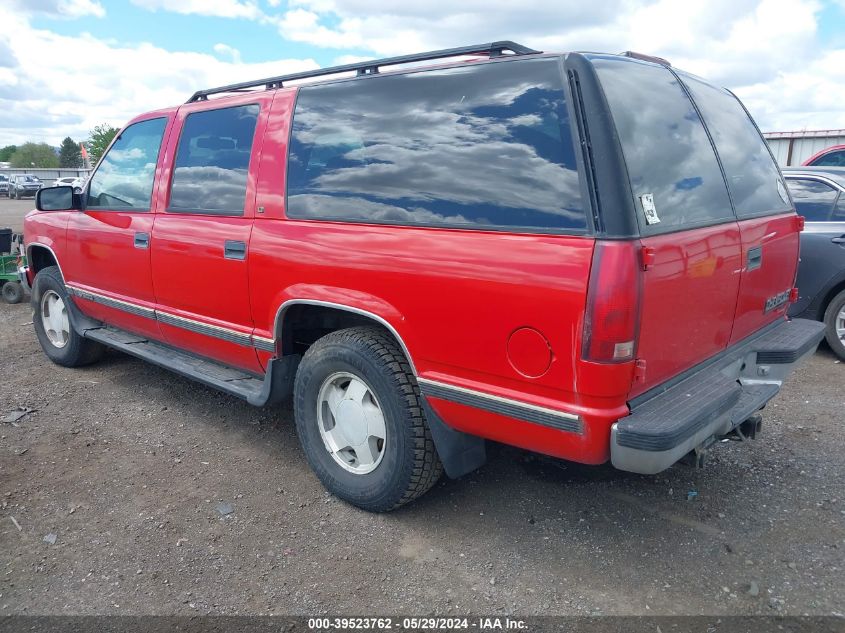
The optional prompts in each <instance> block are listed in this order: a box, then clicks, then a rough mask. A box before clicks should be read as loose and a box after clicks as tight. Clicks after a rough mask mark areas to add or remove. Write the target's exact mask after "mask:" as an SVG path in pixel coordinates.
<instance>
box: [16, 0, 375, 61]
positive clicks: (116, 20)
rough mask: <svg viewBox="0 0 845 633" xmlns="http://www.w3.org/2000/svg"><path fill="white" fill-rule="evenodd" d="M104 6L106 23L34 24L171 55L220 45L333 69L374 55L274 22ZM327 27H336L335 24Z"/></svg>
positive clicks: (246, 56)
mask: <svg viewBox="0 0 845 633" xmlns="http://www.w3.org/2000/svg"><path fill="white" fill-rule="evenodd" d="M100 4H102V6H103V7H104V8H105V10H106V18H105V19H100V18H95V17H90V16H86V17H82V18H79V19H76V20H67V19H62V18H57V17H55V16H50V15H46V14H41V15H36V16H35V17H34V18H33V20H32V25H33V26H35V27H36V28H41V29H46V30H50V31H53V32H55V33H60V34H62V35H67V36H71V37H72V36H75V35H78V34H79V32H80V31H86V32H88V33H90V34H91V35H93V36H94V37H96V38H98V39H102V40H115V41H117V42H120V43H122V44H127V45H138V44H141V43H143V42H149V43H152V44H155V45H157V46H160V47H162V48H165V49H168V50H171V51H192V52H206V53H209V54H213V53H214V45H215V44H220V43H222V44H227V45H229V46H232V47H233V48H235V49H237V50H238V51H239V52H240V53H241V59H242V60H243V61H244V62H246V63H254V62H262V61H268V60H272V59H278V58H288V57H291V58H292V57H299V58H311V59H313V60H314V61H316V62H317V63H318V64H320V66H327V65H331V64H332V63H334V61H335V59H336V58H337V57H338V56H339V55H356V56H372V55H373V53H372V52H371V51H367V50H365V49H362V48H347V49H344V50H343V51H338V50H334V49H327V48H323V47H320V46H315V45H313V44H309V43H307V42H292V41H289V40H286V39H284V38H283V37H281V36H280V34H279V32H278V30H277V29H276V28H275V27H274V26H273V25H272V24H270V23H260V22H256V21H252V20H246V19H242V18H226V17H218V16H205V15H196V14H191V15H184V14H179V13H170V12H167V11H162V10H157V11H150V10H148V9H143V8H141V7H138V6H136V5H134V4H132V3H130V2H126V1H119V0H104V1H103V2H101V3H100ZM265 6H266V7H267V8H268V9H269V8H271V7H269V5H265ZM327 23H329V24H330V23H331V20H329V21H327Z"/></svg>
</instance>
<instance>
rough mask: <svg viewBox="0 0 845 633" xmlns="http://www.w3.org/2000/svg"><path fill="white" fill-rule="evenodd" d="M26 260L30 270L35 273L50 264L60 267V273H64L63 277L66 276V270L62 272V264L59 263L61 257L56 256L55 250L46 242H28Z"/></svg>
mask: <svg viewBox="0 0 845 633" xmlns="http://www.w3.org/2000/svg"><path fill="white" fill-rule="evenodd" d="M26 261H27V266H29V268H30V270H32V274H33V275H36V274H38V271H39V270H43V269H44V268H47V267H48V266H56V267H58V269H59V273H60V274H61V275H62V279H64V278H65V275H64V272H62V266H61V264H59V258H58V257H56V253H55V251H54V250H53V249H52V248H50V247H49V246H46V245H45V244H41V243H39V242H34V243H31V244H27V246H26Z"/></svg>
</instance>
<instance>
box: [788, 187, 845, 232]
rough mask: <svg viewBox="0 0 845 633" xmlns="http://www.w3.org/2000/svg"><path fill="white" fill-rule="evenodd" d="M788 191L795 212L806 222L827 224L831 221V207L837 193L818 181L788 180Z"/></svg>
mask: <svg viewBox="0 0 845 633" xmlns="http://www.w3.org/2000/svg"><path fill="white" fill-rule="evenodd" d="M787 182H788V183H789V191H790V192H791V193H792V199H793V200H794V201H795V210H796V211H797V212H798V214H799V215H803V216H804V219H806V220H807V222H827V221H828V220H830V219H831V214H832V212H833V205H834V204H835V203H836V198H837V196H838V195H839V192H838V191H837V190H836V189H834V188H833V187H831V186H829V185H826V184H824V183H823V182H819V181H818V180H810V179H806V180H805V179H797V178H789V179H788V180H787Z"/></svg>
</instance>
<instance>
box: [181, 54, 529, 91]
mask: <svg viewBox="0 0 845 633" xmlns="http://www.w3.org/2000/svg"><path fill="white" fill-rule="evenodd" d="M505 51H510V52H511V53H513V54H514V55H535V54H537V53H541V52H542V51H535V50H533V49H531V48H528V47H527V46H522V45H521V44H517V43H516V42H511V41H508V40H504V41H501V42H491V43H489V44H476V45H474V46H460V47H458V48H444V49H442V50H439V51H429V52H427V53H415V54H414V55H401V56H399V57H387V58H385V59H373V60H370V61H366V62H357V63H355V64H345V65H343V66H332V67H330V68H317V69H316V70H306V71H303V72H299V73H292V74H290V75H280V76H279V77H268V78H267V79H256V80H255V81H245V82H243V83H238V84H230V85H228V86H220V87H219V88H209V89H207V90H198V91H197V92H195V93H194V94H193V95H191V98H190V99H188V101H187V102H186V103H194V102H196V101H206V100H208V97H209V96H210V95H214V94H220V93H223V92H240V91H243V90H247V89H249V88H257V87H259V86H265V88H266V89H267V90H275V89H276V88H281V87H282V86H283V85H284V82H286V81H294V80H296V79H308V78H311V77H323V76H325V75H334V74H337V73H345V72H357V74H358V76H359V77H361V76H364V75H377V74H378V73H379V68H381V67H382V66H395V65H397V64H409V63H411V62H424V61H429V60H434V59H444V58H446V57H459V56H461V55H473V54H479V53H482V54H488V55H489V56H490V57H491V58H493V57H501V56H503V55H504V54H505Z"/></svg>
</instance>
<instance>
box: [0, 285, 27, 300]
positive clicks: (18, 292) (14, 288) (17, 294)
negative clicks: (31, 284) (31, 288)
mask: <svg viewBox="0 0 845 633" xmlns="http://www.w3.org/2000/svg"><path fill="white" fill-rule="evenodd" d="M2 293H3V301H5V302H6V303H20V302H21V301H23V286H21V285H20V283H19V282H17V281H7V282H6V283H4V284H3V289H2Z"/></svg>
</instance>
